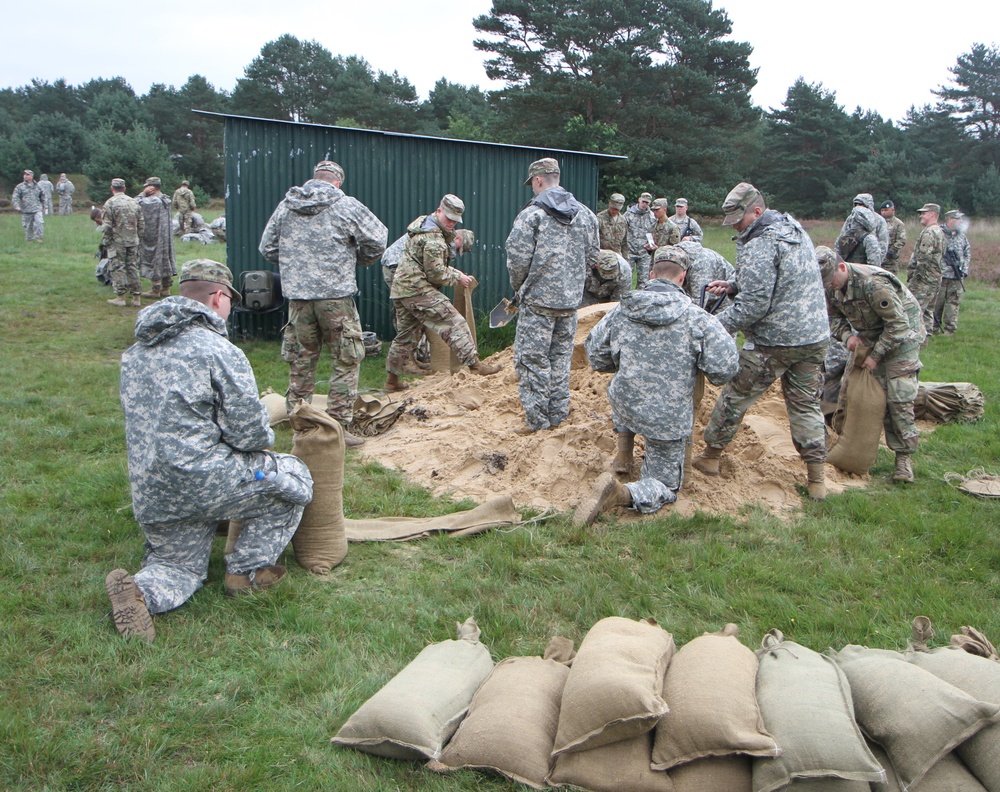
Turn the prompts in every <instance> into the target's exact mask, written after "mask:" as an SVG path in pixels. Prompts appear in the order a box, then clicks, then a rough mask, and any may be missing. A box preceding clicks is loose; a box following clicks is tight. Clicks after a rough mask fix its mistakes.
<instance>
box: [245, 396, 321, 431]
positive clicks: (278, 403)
mask: <svg viewBox="0 0 1000 792" xmlns="http://www.w3.org/2000/svg"><path fill="white" fill-rule="evenodd" d="M260 400H261V401H262V402H263V403H264V407H266V408H267V418H268V423H269V424H270V425H271V426H277V425H278V424H280V423H284V422H285V421H287V420H288V408H287V407H286V405H285V397H284V396H282V395H281V394H280V393H275V392H274V389H273V388H268V389H267V390H266V391H264V392H263V393H262V394H260ZM326 401H327V399H326V394H323V393H318V394H314V395H313V397H312V399H310V402H311V404H312V406H313V407H316V408H317V409H320V410H325V409H326Z"/></svg>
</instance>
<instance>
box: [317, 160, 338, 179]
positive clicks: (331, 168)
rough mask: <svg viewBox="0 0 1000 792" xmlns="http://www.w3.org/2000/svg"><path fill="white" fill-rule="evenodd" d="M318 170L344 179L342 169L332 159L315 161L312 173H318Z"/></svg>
mask: <svg viewBox="0 0 1000 792" xmlns="http://www.w3.org/2000/svg"><path fill="white" fill-rule="evenodd" d="M320 171H327V172H328V173H332V174H333V175H334V176H336V177H337V178H338V179H339V180H340V181H343V180H344V169H343V168H341V167H340V166H339V165H338V164H337V163H336V162H334V161H333V160H320V161H319V162H317V163H316V167H315V168H313V173H319V172H320Z"/></svg>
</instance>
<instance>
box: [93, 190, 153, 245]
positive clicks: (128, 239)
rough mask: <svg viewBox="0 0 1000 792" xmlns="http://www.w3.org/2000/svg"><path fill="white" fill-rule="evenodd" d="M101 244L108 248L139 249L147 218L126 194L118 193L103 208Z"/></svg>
mask: <svg viewBox="0 0 1000 792" xmlns="http://www.w3.org/2000/svg"><path fill="white" fill-rule="evenodd" d="M101 222H102V225H101V244H102V245H104V246H105V247H106V248H109V249H111V248H116V249H118V248H121V249H124V248H134V247H138V245H139V240H140V239H141V238H142V235H143V229H144V222H145V217H144V214H143V213H142V212H141V211H140V210H139V206H138V205H137V204H136V202H135V201H134V200H133V199H131V198H129V197H128V196H127V195H125V193H116V194H115V195H112V196H111V197H110V198H108V200H106V201H105V202H104V206H103V207H102V208H101Z"/></svg>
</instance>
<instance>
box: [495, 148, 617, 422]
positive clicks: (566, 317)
mask: <svg viewBox="0 0 1000 792" xmlns="http://www.w3.org/2000/svg"><path fill="white" fill-rule="evenodd" d="M559 175H560V173H559V163H558V162H557V161H556V160H554V159H552V158H545V159H540V160H537V161H536V162H533V163H531V166H530V167H529V168H528V178H527V179H526V180H525V182H524V183H525V185H528V186H530V187H531V189H532V191H533V192H534V193H535V197H534V199H532V201H531V202H530V203H529V204H528V205H527V206H526V207H525V208H524V209H522V210H521V212H520V214H518V216H517V218H515V220H514V227H513V228H512V229H511V231H510V234H509V235H508V236H507V244H506V248H507V273H508V274H509V275H510V285H511V288H512V289H513V290H514V294H515V299H516V301H517V303H518V305H519V307H520V311H519V314H518V319H517V331H516V334H515V336H514V368H515V370H516V371H517V380H518V385H517V387H518V395H519V396H520V398H521V405H522V407H524V417H525V425H524V426H522V427H521V428H519V429H518V430H517V431H518V432H520V433H523V434H528V433H530V432H537V431H539V430H541V429H548V428H549V427H556V426H559V424H561V423H562V422H563V421H564V420H566V417H567V416H568V415H569V369H570V362H571V360H572V357H573V339H574V337H575V335H576V309H577V307H578V306H579V305H580V301H581V299H582V298H583V287H584V282H585V281H586V278H587V271H588V270H589V269H590V268H591V267H593V266H594V264H596V263H597V257H598V253H599V252H600V247H599V241H598V240H599V236H598V230H597V217H596V216H595V215H594V213H593V212H591V211H590V209H588V208H587V207H586V206H584V205H583V204H581V203H579V202H578V201H577V200H576V198H574V197H573V194H572V193H571V192H569V191H568V190H566V189H565V188H563V187H561V186H560V185H559Z"/></svg>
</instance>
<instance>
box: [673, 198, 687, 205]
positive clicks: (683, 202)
mask: <svg viewBox="0 0 1000 792" xmlns="http://www.w3.org/2000/svg"><path fill="white" fill-rule="evenodd" d="M687 205H688V199H687V198H678V199H677V200H676V201H674V206H687Z"/></svg>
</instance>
